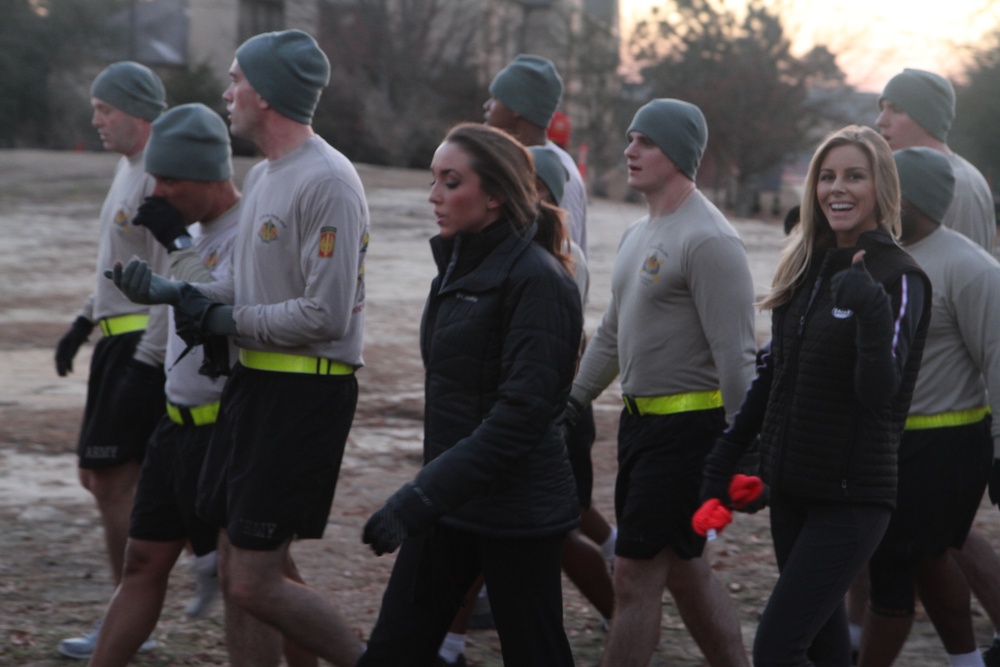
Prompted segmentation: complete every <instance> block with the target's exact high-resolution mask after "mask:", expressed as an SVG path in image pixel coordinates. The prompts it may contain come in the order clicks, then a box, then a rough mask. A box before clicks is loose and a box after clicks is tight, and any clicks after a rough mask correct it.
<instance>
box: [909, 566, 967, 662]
mask: <svg viewBox="0 0 1000 667" xmlns="http://www.w3.org/2000/svg"><path fill="white" fill-rule="evenodd" d="M950 551H951V550H949V551H946V552H945V553H944V554H942V555H941V556H938V557H937V558H928V559H926V560H925V561H924V562H922V563H921V564H920V569H919V570H918V571H917V589H918V590H919V591H920V599H921V600H922V601H923V605H924V610H925V611H926V612H927V615H928V616H929V617H930V619H931V622H932V623H933V624H934V628H935V629H936V630H937V632H938V636H940V637H941V643H942V644H944V649H945V651H947V652H948V653H949V654H950V655H964V654H967V653H972V652H973V651H975V650H976V636H975V633H974V632H973V630H972V606H971V604H970V598H971V593H970V591H969V584H968V582H966V580H965V577H964V576H963V574H962V570H961V569H960V568H959V567H958V565H957V563H956V562H955V559H954V558H952V557H951V555H950Z"/></svg>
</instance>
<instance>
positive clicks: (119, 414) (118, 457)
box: [76, 331, 166, 469]
mask: <svg viewBox="0 0 1000 667" xmlns="http://www.w3.org/2000/svg"><path fill="white" fill-rule="evenodd" d="M142 333H143V332H141V331H134V332H131V333H125V334H119V335H117V336H107V337H104V338H101V339H100V340H99V341H98V342H97V345H96V346H95V347H94V354H93V356H92V357H91V362H90V377H89V379H88V380H87V404H86V407H85V408H84V413H83V426H82V428H81V429H80V440H79V442H78V443H77V449H76V453H77V456H78V457H79V461H80V467H81V468H90V469H94V468H113V467H115V466H120V465H124V464H126V463H128V462H129V461H140V462H141V461H142V459H143V456H145V453H146V444H147V443H148V442H149V437H150V435H152V433H153V429H154V428H155V427H156V423H157V422H158V421H159V419H160V417H162V416H163V414H164V413H165V411H166V396H165V395H164V393H163V391H164V390H163V385H164V382H165V381H166V377H165V375H164V373H163V368H161V367H160V366H150V365H149V364H145V363H143V362H141V361H137V360H135V359H134V358H133V357H132V355H133V354H134V353H135V348H136V345H137V344H138V343H139V340H140V339H141V338H142Z"/></svg>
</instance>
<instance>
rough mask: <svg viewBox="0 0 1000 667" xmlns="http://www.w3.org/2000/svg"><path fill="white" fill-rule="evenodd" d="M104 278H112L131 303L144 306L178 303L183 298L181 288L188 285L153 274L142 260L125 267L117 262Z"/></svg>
mask: <svg viewBox="0 0 1000 667" xmlns="http://www.w3.org/2000/svg"><path fill="white" fill-rule="evenodd" d="M104 277H105V278H110V279H111V281H112V282H113V283H114V284H115V287H117V288H118V289H120V290H121V291H122V294H124V295H125V296H127V297H128V299H129V301H131V302H133V303H144V304H157V303H176V302H177V300H178V299H180V298H181V286H182V285H185V284H186V283H182V282H179V281H174V280H167V279H166V278H164V277H163V276H160V275H157V274H155V273H153V269H151V268H150V267H149V264H147V263H146V261H145V260H141V259H133V260H130V261H129V263H128V264H127V265H126V266H124V267H123V266H122V263H121V262H115V265H114V267H113V268H112V269H111V270H110V271H105V272H104Z"/></svg>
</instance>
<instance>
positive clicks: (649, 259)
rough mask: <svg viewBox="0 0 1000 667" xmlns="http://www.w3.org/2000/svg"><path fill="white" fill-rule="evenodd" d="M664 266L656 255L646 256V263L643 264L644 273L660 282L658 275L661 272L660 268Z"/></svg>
mask: <svg viewBox="0 0 1000 667" xmlns="http://www.w3.org/2000/svg"><path fill="white" fill-rule="evenodd" d="M661 266H663V262H661V261H660V258H659V257H657V256H656V255H646V261H645V262H643V264H642V272H643V273H645V274H646V275H647V276H650V277H651V278H652V279H653V280H659V279H660V278H659V276H658V275H656V274H658V273H659V272H660V267H661Z"/></svg>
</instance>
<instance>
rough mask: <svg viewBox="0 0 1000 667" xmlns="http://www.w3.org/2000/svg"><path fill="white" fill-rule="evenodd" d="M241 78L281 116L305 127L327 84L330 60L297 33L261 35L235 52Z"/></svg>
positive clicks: (248, 41)
mask: <svg viewBox="0 0 1000 667" xmlns="http://www.w3.org/2000/svg"><path fill="white" fill-rule="evenodd" d="M236 62H237V63H239V65H240V69H241V70H243V75H244V76H245V77H246V78H247V81H249V82H250V85H251V86H253V89H254V90H256V91H257V94H258V95H260V96H261V97H263V98H264V100H265V101H267V103H268V104H270V105H271V107H272V108H273V109H274V110H275V111H277V112H278V113H280V114H281V115H282V116H285V117H287V118H291V119H292V120H294V121H296V122H297V123H303V124H305V125H308V124H309V123H311V122H312V116H313V112H314V111H315V110H316V105H317V104H318V103H319V96H320V93H321V92H322V91H323V88H324V87H326V85H327V84H328V83H329V82H330V61H329V60H327V57H326V54H325V53H323V50H322V49H320V48H319V44H317V43H316V40H315V39H313V38H312V37H311V36H310V35H308V34H306V33H304V32H302V31H301V30H284V31H282V32H265V33H262V34H260V35H256V36H255V37H251V38H250V39H248V40H247V41H245V42H243V45H242V46H240V48H238V49H236Z"/></svg>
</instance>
